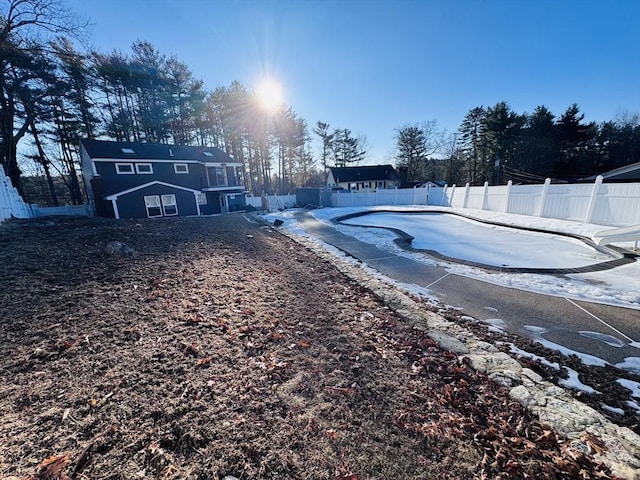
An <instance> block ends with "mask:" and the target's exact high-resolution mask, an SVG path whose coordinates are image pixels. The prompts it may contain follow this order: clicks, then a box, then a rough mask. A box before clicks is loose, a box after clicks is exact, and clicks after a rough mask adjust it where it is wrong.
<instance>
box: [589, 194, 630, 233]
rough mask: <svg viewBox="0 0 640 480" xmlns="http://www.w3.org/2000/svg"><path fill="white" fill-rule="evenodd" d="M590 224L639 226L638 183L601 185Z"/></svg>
mask: <svg viewBox="0 0 640 480" xmlns="http://www.w3.org/2000/svg"><path fill="white" fill-rule="evenodd" d="M598 193H599V195H598V201H596V204H595V207H594V210H593V216H592V218H591V223H596V224H599V225H611V226H627V225H640V183H611V184H607V183H605V184H602V185H601V186H600V191H599V192H598Z"/></svg>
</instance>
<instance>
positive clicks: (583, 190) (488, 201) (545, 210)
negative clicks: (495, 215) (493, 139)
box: [429, 177, 640, 227]
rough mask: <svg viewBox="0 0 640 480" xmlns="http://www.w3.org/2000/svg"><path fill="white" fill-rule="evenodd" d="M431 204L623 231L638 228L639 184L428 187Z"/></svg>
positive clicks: (546, 183) (600, 182)
mask: <svg viewBox="0 0 640 480" xmlns="http://www.w3.org/2000/svg"><path fill="white" fill-rule="evenodd" d="M438 191H439V192H438ZM434 197H435V198H438V197H439V198H440V201H439V202H437V203H432V201H431V200H432V199H435V198H434ZM434 204H436V205H447V206H452V207H459V208H476V209H481V210H490V211H495V212H505V213H518V214H521V215H533V216H538V217H548V218H558V219H562V220H572V221H576V222H584V223H594V224H597V225H610V226H615V227H625V226H629V225H638V224H640V183H606V184H605V183H602V177H598V178H597V179H596V181H595V183H592V184H554V185H552V184H551V181H550V180H549V179H547V181H546V182H545V183H544V184H542V185H512V184H511V182H509V184H507V185H501V186H495V187H489V186H488V185H487V184H485V185H484V186H482V187H470V186H469V185H468V184H467V185H466V186H464V187H456V186H455V185H453V186H451V187H444V188H433V187H432V188H431V196H430V201H429V205H434Z"/></svg>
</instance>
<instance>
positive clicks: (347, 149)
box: [333, 128, 367, 167]
mask: <svg viewBox="0 0 640 480" xmlns="http://www.w3.org/2000/svg"><path fill="white" fill-rule="evenodd" d="M333 137H334V139H333V158H334V162H335V166H336V167H346V166H347V165H351V164H358V163H359V162H361V161H362V160H364V158H365V156H366V153H367V152H366V150H365V149H364V146H363V145H362V143H363V142H362V141H361V140H359V139H358V138H355V137H353V136H352V135H351V130H349V129H347V128H345V129H335V130H334V131H333Z"/></svg>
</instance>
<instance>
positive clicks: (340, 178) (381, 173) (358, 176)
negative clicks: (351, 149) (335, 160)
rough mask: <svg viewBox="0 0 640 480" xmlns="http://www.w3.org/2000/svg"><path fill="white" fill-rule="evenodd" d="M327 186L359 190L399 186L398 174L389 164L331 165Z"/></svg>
mask: <svg viewBox="0 0 640 480" xmlns="http://www.w3.org/2000/svg"><path fill="white" fill-rule="evenodd" d="M327 187H331V188H343V189H345V190H361V191H374V190H378V189H385V188H399V187H400V176H399V175H398V172H396V170H395V169H394V168H393V167H392V166H391V165H373V166H365V167H331V168H330V169H329V175H328V176H327Z"/></svg>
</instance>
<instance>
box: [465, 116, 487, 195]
mask: <svg viewBox="0 0 640 480" xmlns="http://www.w3.org/2000/svg"><path fill="white" fill-rule="evenodd" d="M486 114H487V112H486V110H485V109H484V107H475V108H472V109H471V110H469V112H467V114H466V115H465V117H464V119H463V120H462V124H461V125H460V129H459V132H460V144H461V148H462V153H463V155H464V156H465V158H466V161H465V170H466V175H465V176H466V182H469V183H470V184H471V185H481V184H482V183H483V182H484V181H485V178H484V169H483V168H482V165H483V164H484V163H486V158H487V138H486V133H485V123H484V118H485V116H486Z"/></svg>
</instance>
